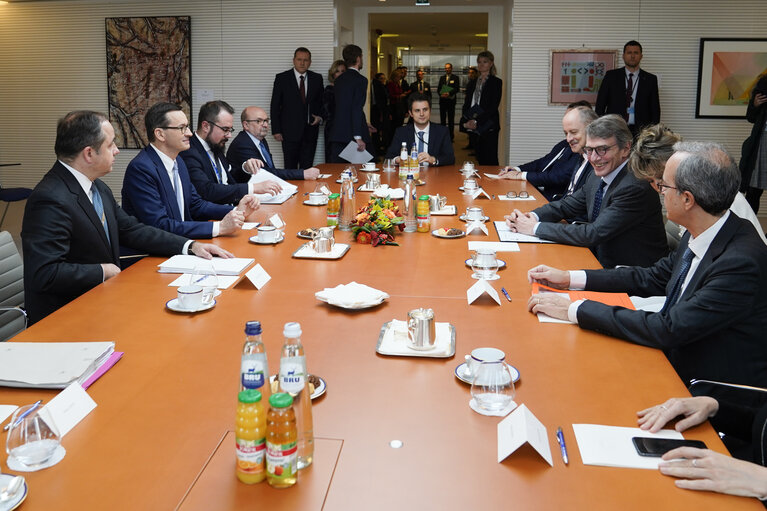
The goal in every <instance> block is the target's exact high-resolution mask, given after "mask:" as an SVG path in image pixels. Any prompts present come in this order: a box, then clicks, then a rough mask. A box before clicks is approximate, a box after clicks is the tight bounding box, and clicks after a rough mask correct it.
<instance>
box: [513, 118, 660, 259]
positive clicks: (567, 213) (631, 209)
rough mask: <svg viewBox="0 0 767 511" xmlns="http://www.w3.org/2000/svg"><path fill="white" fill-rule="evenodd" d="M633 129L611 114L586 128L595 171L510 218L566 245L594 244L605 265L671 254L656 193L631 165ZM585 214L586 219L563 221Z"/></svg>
mask: <svg viewBox="0 0 767 511" xmlns="http://www.w3.org/2000/svg"><path fill="white" fill-rule="evenodd" d="M631 140H632V136H631V132H630V131H629V129H628V126H627V125H626V121H624V120H623V119H622V118H621V117H620V116H618V115H614V114H611V115H606V116H604V117H600V118H599V119H597V120H595V121H594V122H592V123H591V124H589V126H588V128H586V146H585V152H586V155H587V156H588V159H589V162H590V163H591V166H592V168H593V169H594V172H593V173H591V174H590V175H589V176H588V177H587V179H586V183H585V184H584V185H583V187H582V188H580V189H579V190H578V191H576V192H575V193H573V194H572V195H569V196H567V197H565V198H563V199H561V200H559V201H555V202H551V203H549V204H546V205H545V206H542V207H540V208H537V209H535V210H533V211H532V212H529V213H523V212H521V211H519V210H517V209H515V210H514V211H513V212H512V213H511V215H508V216H507V217H506V219H507V224H508V225H509V227H510V228H511V229H512V230H513V231H516V232H519V233H522V234H533V235H535V236H538V237H539V238H542V239H544V240H550V241H554V242H557V243H563V244H565V245H577V246H580V247H589V248H590V249H591V251H592V252H593V253H594V255H595V256H596V258H597V259H598V260H599V262H600V264H602V266H604V267H605V268H613V267H615V266H617V265H632V266H634V265H635V266H649V265H651V264H653V263H654V262H655V261H657V260H658V259H660V258H661V257H663V256H665V255H666V254H667V253H668V244H667V242H666V232H665V230H664V228H663V216H662V214H661V207H660V202H659V201H658V197H657V195H656V192H655V191H654V190H653V188H652V187H651V186H650V184H649V183H648V182H646V181H643V180H639V179H637V178H636V177H635V176H634V174H633V173H632V172H631V170H630V169H629V168H628V166H627V165H626V163H627V160H628V156H629V152H630V151H631ZM578 217H585V218H586V219H588V221H587V222H579V223H575V224H566V223H561V220H563V219H566V218H578Z"/></svg>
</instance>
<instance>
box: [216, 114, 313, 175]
mask: <svg viewBox="0 0 767 511" xmlns="http://www.w3.org/2000/svg"><path fill="white" fill-rule="evenodd" d="M240 121H241V122H242V131H241V132H240V133H239V134H238V135H237V136H236V137H234V140H232V143H231V144H229V151H227V153H226V157H227V158H228V159H229V161H230V162H231V163H232V176H233V177H234V179H235V180H236V181H238V182H240V183H247V182H248V180H249V179H250V176H251V175H252V174H255V173H256V172H258V169H264V170H267V171H269V172H271V173H272V174H274V175H275V176H277V177H279V178H281V179H285V180H286V181H287V180H291V179H317V176H319V175H320V169H318V168H317V167H310V168H308V169H303V170H302V169H278V168H275V167H274V160H273V159H272V153H271V151H270V150H269V144H268V143H267V142H266V135H267V133H269V121H270V119H269V116H267V115H266V110H264V109H263V108H259V107H257V106H249V107H246V108H245V109H244V110H243V111H242V114H240Z"/></svg>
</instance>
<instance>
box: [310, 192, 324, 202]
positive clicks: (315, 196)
mask: <svg viewBox="0 0 767 511" xmlns="http://www.w3.org/2000/svg"><path fill="white" fill-rule="evenodd" d="M323 202H325V194H324V193H322V192H309V204H322V203H323Z"/></svg>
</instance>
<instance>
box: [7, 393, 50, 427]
mask: <svg viewBox="0 0 767 511" xmlns="http://www.w3.org/2000/svg"><path fill="white" fill-rule="evenodd" d="M42 402H43V400H42V399H40V400H38V401H37V402H36V403H35V404H33V405H32V406H30V407H29V410H26V411H25V412H24V413H22V414H21V415H19V416H18V417H16V422H14V423H13V427H16V426H18V425H19V423H20V422H21V420H22V419H23V418H24V417H26V416H27V415H29V414H30V413H32V412H34V411H35V410H36V409H37V407H38V406H40V403H42ZM9 429H11V423H10V422H9V423H8V424H6V425H5V427H4V428H3V431H8V430H9Z"/></svg>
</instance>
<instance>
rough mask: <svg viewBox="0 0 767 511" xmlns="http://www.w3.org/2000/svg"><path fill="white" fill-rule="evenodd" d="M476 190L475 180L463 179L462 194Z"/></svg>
mask: <svg viewBox="0 0 767 511" xmlns="http://www.w3.org/2000/svg"><path fill="white" fill-rule="evenodd" d="M476 189H477V180H476V179H464V180H463V191H464V192H473V191H475V190H476Z"/></svg>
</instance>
